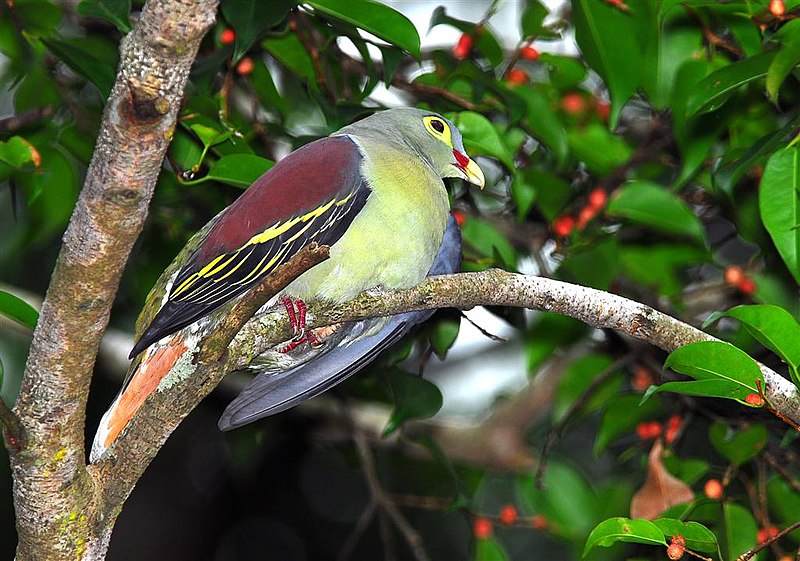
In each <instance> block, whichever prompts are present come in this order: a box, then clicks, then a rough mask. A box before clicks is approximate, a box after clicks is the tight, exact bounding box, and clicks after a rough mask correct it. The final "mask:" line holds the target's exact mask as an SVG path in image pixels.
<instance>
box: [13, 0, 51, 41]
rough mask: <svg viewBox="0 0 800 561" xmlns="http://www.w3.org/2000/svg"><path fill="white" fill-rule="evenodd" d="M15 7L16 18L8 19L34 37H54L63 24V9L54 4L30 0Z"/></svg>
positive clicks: (16, 4) (18, 3) (15, 3)
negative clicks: (59, 26)
mask: <svg viewBox="0 0 800 561" xmlns="http://www.w3.org/2000/svg"><path fill="white" fill-rule="evenodd" d="M13 6H14V7H13V10H14V12H13V13H14V17H13V18H8V19H13V20H15V21H16V22H17V25H19V26H20V30H24V31H25V33H27V34H29V35H33V36H34V37H39V38H42V37H51V36H53V35H54V34H55V31H56V29H58V25H59V24H60V23H61V8H59V7H58V6H56V5H55V4H54V3H51V2H40V1H37V0H29V1H22V2H20V1H17V2H14V4H13ZM7 13H8V12H6V14H7ZM6 17H8V16H6Z"/></svg>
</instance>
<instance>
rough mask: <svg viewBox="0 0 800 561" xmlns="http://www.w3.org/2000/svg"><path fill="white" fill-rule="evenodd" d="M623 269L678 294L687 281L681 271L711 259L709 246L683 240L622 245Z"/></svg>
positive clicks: (636, 278)
mask: <svg viewBox="0 0 800 561" xmlns="http://www.w3.org/2000/svg"><path fill="white" fill-rule="evenodd" d="M619 259H620V263H621V265H622V269H623V271H624V272H625V274H626V275H627V276H628V277H630V279H631V280H633V281H635V282H636V283H638V284H641V285H644V286H653V287H657V288H658V291H659V292H660V293H661V294H663V295H665V296H677V295H679V294H680V293H681V291H682V290H683V288H684V287H685V285H686V281H685V278H684V275H682V274H681V273H682V272H683V271H684V270H685V269H687V268H688V267H689V266H690V265H695V264H698V263H703V262H704V261H706V260H708V259H709V254H708V252H707V251H706V250H704V249H701V248H698V247H695V246H689V245H682V244H657V245H650V246H643V245H642V246H627V245H626V246H622V247H620V251H619Z"/></svg>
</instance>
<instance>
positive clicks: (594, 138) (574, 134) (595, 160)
mask: <svg viewBox="0 0 800 561" xmlns="http://www.w3.org/2000/svg"><path fill="white" fill-rule="evenodd" d="M567 140H568V142H569V148H570V150H572V153H573V154H574V155H575V157H576V158H577V159H578V160H580V161H582V162H583V163H584V164H586V168H587V169H588V170H589V171H590V172H592V173H596V174H597V175H600V176H606V175H611V173H612V172H613V171H614V170H615V169H617V168H618V167H619V166H621V165H622V164H624V163H625V162H627V161H628V159H629V158H630V157H631V155H632V154H633V149H632V148H631V147H630V146H628V143H627V142H625V140H623V139H622V138H620V137H619V136H617V135H615V134H613V133H611V132H610V131H609V130H608V129H607V128H606V127H604V126H603V125H601V124H599V123H595V122H592V123H589V124H588V125H586V127H584V128H571V129H569V130H568V131H567Z"/></svg>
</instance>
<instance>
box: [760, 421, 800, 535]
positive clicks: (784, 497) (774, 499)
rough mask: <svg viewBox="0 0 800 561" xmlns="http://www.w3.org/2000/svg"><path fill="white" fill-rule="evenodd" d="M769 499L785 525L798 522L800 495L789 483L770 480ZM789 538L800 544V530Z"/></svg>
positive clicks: (776, 478) (776, 479)
mask: <svg viewBox="0 0 800 561" xmlns="http://www.w3.org/2000/svg"><path fill="white" fill-rule="evenodd" d="M793 432H794V431H793ZM767 499H768V502H767V504H769V507H770V510H771V511H774V512H775V513H776V514H777V515H778V519H779V520H780V521H781V522H783V524H784V525H786V526H788V525H789V524H792V523H793V522H796V521H797V513H798V512H800V493H798V492H797V491H796V490H794V489H793V488H792V487H791V485H789V483H787V482H786V481H784V480H783V479H782V478H780V477H773V478H772V479H770V481H769V483H767ZM789 536H791V537H792V539H794V541H795V542H800V530H795V531H794V532H792V533H790V534H789Z"/></svg>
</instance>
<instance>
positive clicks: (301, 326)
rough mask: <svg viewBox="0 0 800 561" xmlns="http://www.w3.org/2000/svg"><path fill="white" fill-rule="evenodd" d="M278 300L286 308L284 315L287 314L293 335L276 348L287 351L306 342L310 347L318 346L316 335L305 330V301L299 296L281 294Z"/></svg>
mask: <svg viewBox="0 0 800 561" xmlns="http://www.w3.org/2000/svg"><path fill="white" fill-rule="evenodd" d="M280 300H281V304H283V307H284V308H286V315H287V316H289V323H290V324H291V325H292V330H293V331H294V337H293V338H292V340H291V341H289V343H287V344H286V345H284V346H283V347H281V348H280V349H278V352H281V353H288V352H289V351H292V350H294V349H296V348H297V347H299V346H300V345H302V344H303V343H306V342H307V343H308V344H309V345H311V346H312V347H318V346H319V345H320V344H321V343H320V341H319V339H317V336H316V335H314V334H313V333H312V332H310V331H309V332H306V309H307V308H306V303H305V302H303V301H302V300H301V299H299V298H298V299H296V300H293V299H292V298H289V297H288V296H283V295H282V296H281V298H280Z"/></svg>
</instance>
